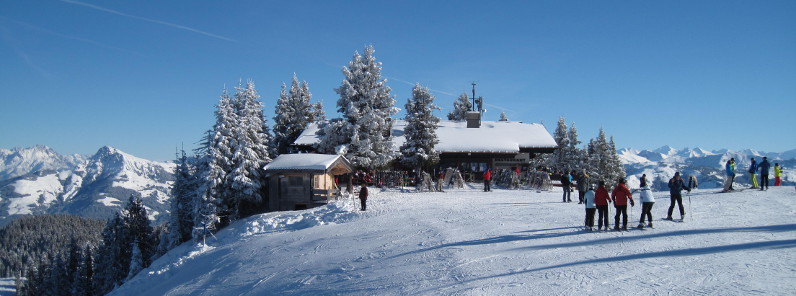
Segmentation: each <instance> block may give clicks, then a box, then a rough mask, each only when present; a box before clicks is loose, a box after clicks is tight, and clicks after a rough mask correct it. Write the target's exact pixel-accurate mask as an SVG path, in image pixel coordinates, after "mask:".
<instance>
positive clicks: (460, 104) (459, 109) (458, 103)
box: [448, 93, 473, 121]
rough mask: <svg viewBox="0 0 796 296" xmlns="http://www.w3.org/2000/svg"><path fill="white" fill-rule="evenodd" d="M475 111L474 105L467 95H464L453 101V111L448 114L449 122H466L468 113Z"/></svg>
mask: <svg viewBox="0 0 796 296" xmlns="http://www.w3.org/2000/svg"><path fill="white" fill-rule="evenodd" d="M472 109H473V104H472V103H470V99H469V98H468V97H467V93H462V94H461V95H459V97H458V98H456V100H455V101H453V111H451V112H450V113H448V120H453V121H462V120H465V118H464V116H465V114H467V112H468V111H470V110H472Z"/></svg>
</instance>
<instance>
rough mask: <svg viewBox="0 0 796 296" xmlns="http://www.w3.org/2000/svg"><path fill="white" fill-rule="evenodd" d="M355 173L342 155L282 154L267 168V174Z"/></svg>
mask: <svg viewBox="0 0 796 296" xmlns="http://www.w3.org/2000/svg"><path fill="white" fill-rule="evenodd" d="M352 171H353V167H352V166H351V163H350V162H348V159H346V158H345V157H343V156H342V155H329V154H311V153H303V154H282V155H279V156H278V157H277V158H276V159H274V160H273V161H271V162H270V163H269V164H267V165H266V166H265V172H266V173H285V172H306V173H314V174H325V173H331V174H333V175H342V174H345V173H350V172H352Z"/></svg>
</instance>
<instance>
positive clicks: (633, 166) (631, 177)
mask: <svg viewBox="0 0 796 296" xmlns="http://www.w3.org/2000/svg"><path fill="white" fill-rule="evenodd" d="M617 153H618V154H619V157H620V158H621V159H622V163H623V164H624V166H625V172H626V173H627V175H628V177H627V179H628V185H630V187H632V188H638V184H639V180H640V178H641V176H642V175H643V174H646V175H647V180H649V181H652V186H653V188H654V189H657V190H663V191H665V190H668V189H667V182H668V180H669V179H670V178H671V177H672V176H674V173H675V172H680V173H681V174H683V175H685V176H695V177H696V178H697V181H698V182H699V188H718V187H721V186H722V185H723V182H724V176H725V172H724V165H725V164H726V162H727V160H729V159H730V158H735V163H736V178H735V182H736V183H740V184H742V186H744V185H747V184H751V182H750V179H749V175H748V174H747V173H746V170H747V169H748V168H749V165H750V163H751V158H755V159H756V160H757V161H758V163H759V162H760V161H761V160H762V159H763V157H764V156H765V157H768V160H769V162H771V166H772V169H771V172H770V174H769V177H770V179H771V181H770V184H771V185H773V184H774V171H773V166H774V163H779V165H780V166H782V167H783V170H784V171H783V176H782V180H783V182H784V183H785V184H789V185H791V184H793V183H796V171H793V168H794V167H796V149H794V150H789V151H785V152H782V153H768V152H760V151H756V150H751V149H747V150H742V151H732V150H726V149H722V150H715V151H708V150H705V149H701V148H693V149H692V148H684V149H675V148H672V147H670V146H663V147H661V148H658V149H655V150H636V149H632V148H624V149H621V150H619V151H617ZM758 178H759V176H758Z"/></svg>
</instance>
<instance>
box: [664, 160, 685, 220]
mask: <svg viewBox="0 0 796 296" xmlns="http://www.w3.org/2000/svg"><path fill="white" fill-rule="evenodd" d="M683 189H685V190H688V192H689V193H690V192H691V188H688V186H685V184H683V178H680V172H676V173H674V177H672V178H671V179H669V194H670V195H671V204H670V205H669V215H667V216H666V218H664V220H672V212H673V211H674V203H675V202H677V204H678V205H679V206H680V220H683V218H685V208H683V194H682V191H683Z"/></svg>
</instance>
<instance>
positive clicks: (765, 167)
mask: <svg viewBox="0 0 796 296" xmlns="http://www.w3.org/2000/svg"><path fill="white" fill-rule="evenodd" d="M758 168H760V190H768V172H769V169H771V163H770V162H768V157H763V162H761V163H760V165H759V166H758Z"/></svg>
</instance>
